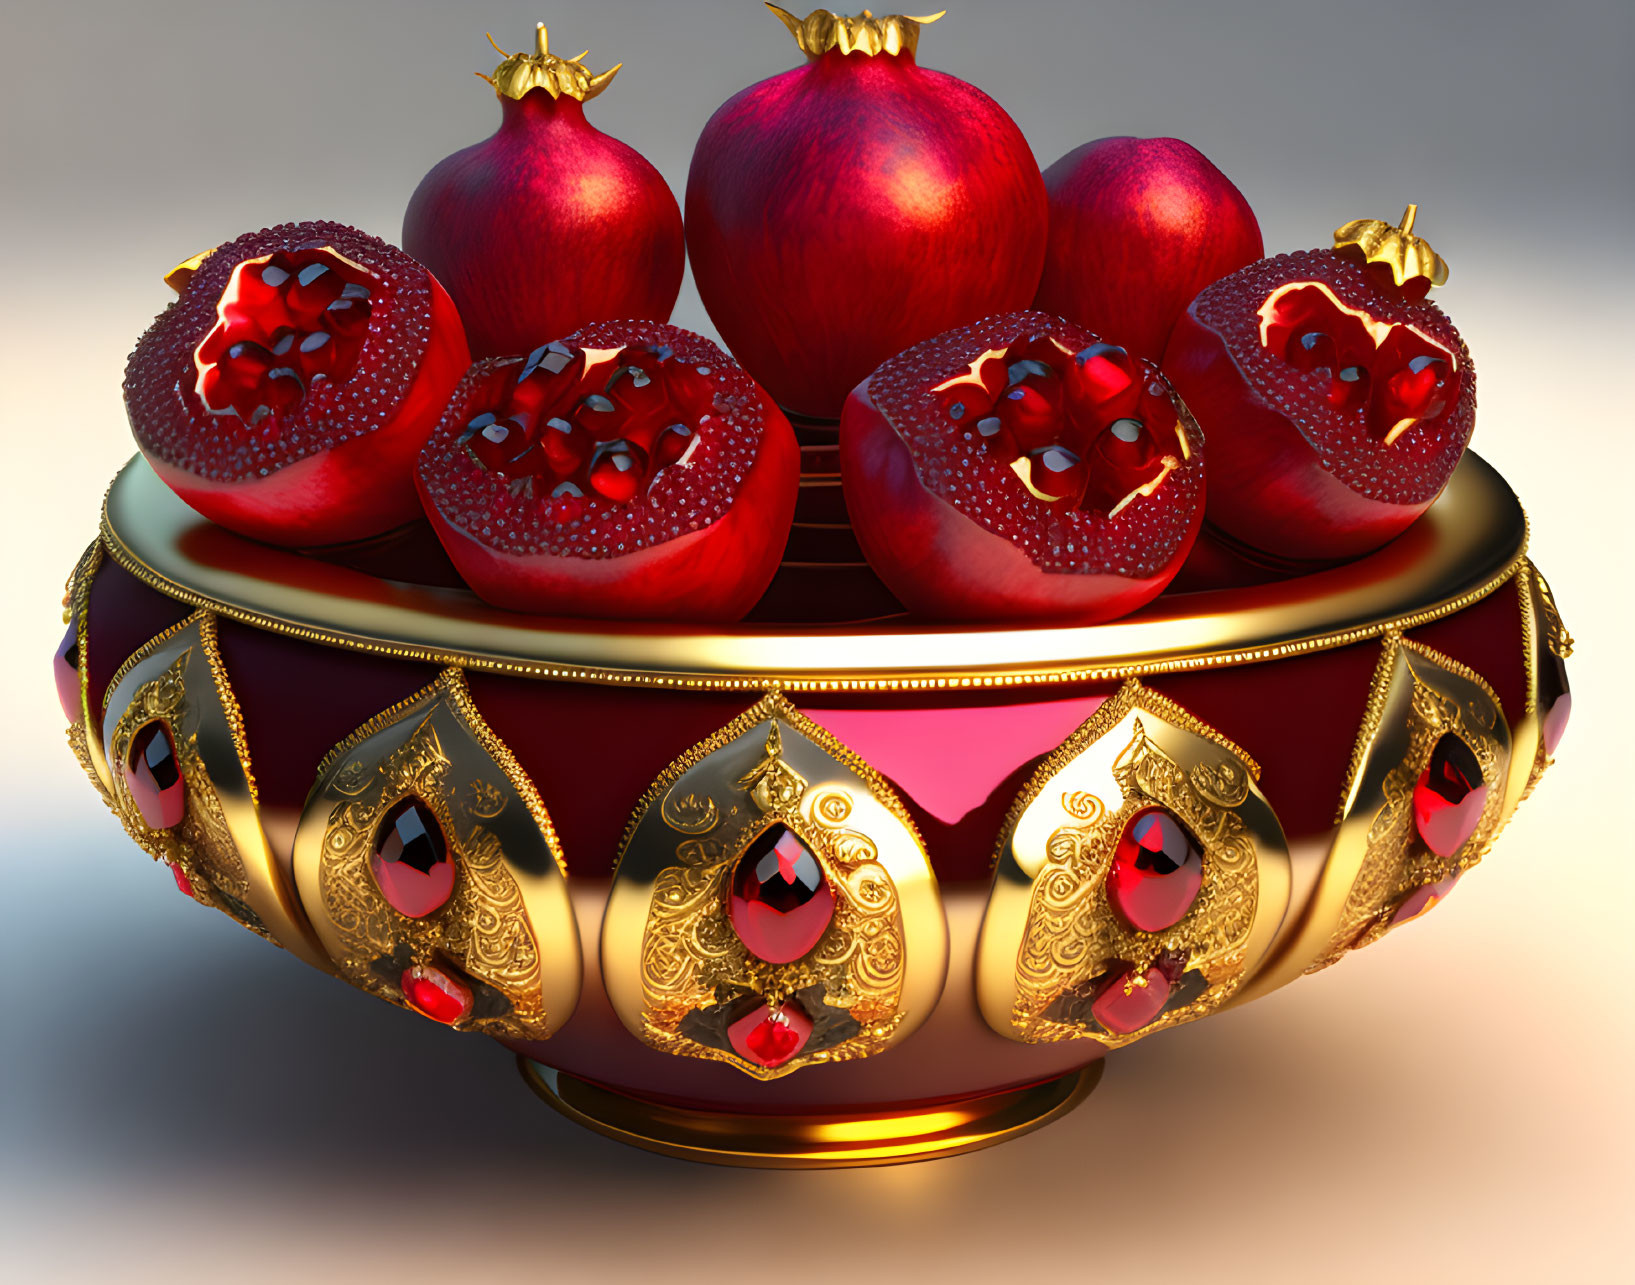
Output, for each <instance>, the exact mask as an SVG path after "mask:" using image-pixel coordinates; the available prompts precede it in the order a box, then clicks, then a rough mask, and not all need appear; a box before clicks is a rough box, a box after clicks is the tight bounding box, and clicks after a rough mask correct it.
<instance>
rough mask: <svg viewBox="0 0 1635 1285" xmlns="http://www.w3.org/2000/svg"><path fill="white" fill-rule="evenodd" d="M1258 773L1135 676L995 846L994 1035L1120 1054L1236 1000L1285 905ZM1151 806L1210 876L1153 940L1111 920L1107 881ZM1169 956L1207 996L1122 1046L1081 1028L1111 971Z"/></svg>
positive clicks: (1076, 737) (982, 959) (1062, 753)
mask: <svg viewBox="0 0 1635 1285" xmlns="http://www.w3.org/2000/svg"><path fill="white" fill-rule="evenodd" d="M1258 775H1259V768H1258V767H1256V765H1255V764H1254V762H1253V761H1252V760H1251V759H1250V758H1249V756H1248V755H1247V754H1245V753H1244V752H1243V751H1242V750H1241V749H1239V748H1238V747H1237V746H1236V745H1234V744H1233V743H1232V742H1231V741H1228V740H1227V739H1226V738H1225V737H1223V736H1221V735H1220V733H1219V732H1217V731H1215V730H1214V729H1212V728H1210V727H1207V726H1206V725H1204V724H1202V723H1200V722H1199V721H1198V720H1197V719H1195V718H1193V717H1192V716H1191V715H1189V714H1188V713H1187V712H1186V711H1185V710H1184V709H1182V708H1181V707H1179V706H1177V705H1175V704H1174V703H1173V702H1171V701H1168V700H1166V699H1164V698H1163V697H1162V696H1159V695H1157V694H1156V693H1154V692H1150V691H1147V690H1146V689H1145V688H1143V687H1142V686H1141V684H1140V683H1139V682H1137V681H1135V680H1134V679H1132V680H1130V681H1129V682H1128V683H1127V684H1126V685H1125V686H1124V687H1123V688H1122V689H1121V690H1120V691H1119V692H1118V694H1117V695H1116V696H1114V697H1112V698H1110V699H1109V700H1108V701H1107V702H1106V703H1105V704H1103V705H1102V706H1101V708H1100V709H1098V710H1097V711H1096V713H1095V714H1094V715H1092V716H1091V718H1090V719H1089V721H1087V722H1086V723H1085V724H1084V725H1083V726H1082V727H1080V728H1079V729H1078V730H1077V731H1076V732H1074V733H1073V735H1072V736H1070V737H1069V738H1068V739H1067V741H1066V742H1065V743H1064V744H1063V746H1062V747H1061V749H1059V750H1057V751H1056V752H1055V753H1054V754H1052V755H1051V756H1050V757H1049V758H1048V759H1047V760H1046V761H1045V762H1044V764H1043V765H1041V767H1040V768H1039V770H1038V772H1037V773H1035V775H1034V777H1033V779H1032V780H1031V781H1029V782H1028V784H1027V785H1026V786H1025V787H1024V788H1023V790H1022V793H1021V794H1020V795H1019V796H1018V798H1017V800H1016V804H1015V806H1014V807H1013V808H1012V812H1011V816H1010V818H1009V820H1008V821H1007V823H1006V826H1005V829H1004V832H1003V833H1002V834H1001V835H1000V839H999V859H998V864H997V867H996V869H995V872H994V884H993V892H992V894H991V897H990V900H989V904H988V912H987V916H986V918H985V919H984V921H983V925H982V937H981V942H980V944H979V946H978V961H977V990H978V998H979V1002H980V1003H981V1006H982V1013H983V1016H984V1017H985V1018H986V1019H987V1021H988V1024H989V1025H990V1026H992V1027H993V1028H994V1030H996V1031H998V1032H999V1033H1000V1034H1002V1035H1006V1036H1008V1037H1009V1038H1011V1039H1013V1040H1021V1041H1025V1042H1028V1043H1034V1042H1038V1041H1054V1040H1072V1039H1090V1040H1095V1041H1097V1042H1098V1043H1101V1044H1104V1045H1106V1046H1108V1047H1110V1048H1116V1047H1118V1046H1120V1045H1123V1044H1128V1043H1131V1042H1133V1041H1134V1040H1137V1039H1140V1038H1143V1037H1145V1036H1147V1035H1150V1034H1152V1033H1154V1032H1156V1031H1160V1030H1164V1029H1166V1028H1168V1027H1171V1026H1176V1025H1179V1024H1181V1023H1183V1022H1188V1021H1192V1020H1194V1019H1196V1018H1199V1017H1203V1016H1205V1015H1207V1014H1209V1013H1211V1012H1213V1011H1214V1010H1215V1009H1217V1008H1219V1007H1221V1006H1222V1005H1223V1004H1225V1003H1226V1002H1227V1001H1228V1000H1230V999H1231V998H1232V996H1233V994H1234V993H1235V992H1236V991H1237V990H1238V989H1239V987H1240V986H1241V985H1242V984H1243V982H1244V981H1245V980H1246V979H1247V978H1248V977H1249V976H1251V975H1252V974H1253V972H1254V970H1255V968H1256V967H1257V966H1258V965H1259V963H1260V962H1261V960H1262V959H1263V958H1264V956H1265V954H1266V952H1267V949H1268V948H1269V947H1270V945H1271V943H1272V939H1273V936H1274V934H1275V933H1276V932H1277V929H1278V926H1279V925H1280V924H1281V923H1282V922H1283V917H1284V913H1285V911H1286V910H1287V909H1288V906H1289V889H1290V867H1289V851H1288V843H1287V841H1286V840H1285V839H1284V836H1283V827H1282V826H1281V825H1280V824H1278V820H1277V817H1276V815H1275V814H1274V813H1273V812H1272V809H1271V805H1270V804H1268V803H1267V801H1266V798H1265V796H1264V795H1262V794H1261V792H1260V790H1259V788H1258V787H1257V786H1256V784H1255V777H1256V776H1258ZM1153 804H1158V805H1160V806H1163V807H1165V808H1167V809H1169V810H1170V811H1171V812H1172V813H1173V814H1174V815H1176V816H1177V817H1179V819H1180V820H1181V822H1182V824H1183V825H1185V826H1186V827H1187V829H1188V830H1189V831H1190V832H1191V833H1192V834H1193V835H1195V836H1196V837H1197V839H1198V841H1199V843H1200V845H1201V846H1202V850H1203V863H1204V874H1203V885H1202V887H1201V888H1200V890H1199V892H1198V895H1197V898H1196V900H1195V901H1194V902H1193V904H1192V906H1191V907H1190V908H1189V909H1188V910H1187V912H1186V914H1184V915H1183V916H1182V917H1181V918H1180V919H1179V920H1178V921H1177V922H1176V923H1175V924H1174V925H1173V926H1172V927H1170V928H1168V929H1165V930H1163V931H1161V932H1151V933H1144V932H1140V931H1137V930H1135V929H1133V928H1130V927H1129V926H1128V925H1126V924H1125V923H1124V922H1123V921H1122V920H1121V919H1119V918H1118V916H1117V915H1116V914H1115V913H1114V911H1113V910H1112V908H1111V906H1110V905H1109V903H1108V900H1107V896H1106V891H1105V880H1106V878H1107V873H1108V868H1109V866H1110V864H1111V861H1112V855H1113V848H1114V846H1115V845H1116V844H1117V842H1118V839H1119V836H1120V835H1121V833H1122V832H1123V827H1124V825H1125V823H1126V821H1127V819H1128V818H1129V817H1130V816H1132V815H1133V814H1134V813H1135V812H1136V811H1137V810H1139V809H1141V808H1144V807H1148V806H1151V805H1153ZM1165 951H1173V952H1176V953H1178V954H1180V955H1182V956H1184V957H1185V959H1186V961H1187V964H1186V967H1187V969H1188V970H1189V971H1190V970H1197V972H1198V973H1199V974H1201V975H1202V978H1203V980H1204V982H1205V983H1206V985H1205V989H1204V990H1203V991H1202V992H1201V993H1199V994H1197V995H1196V996H1195V997H1194V998H1193V999H1192V1000H1190V1001H1188V1002H1185V1003H1181V1004H1175V1005H1174V1006H1173V1007H1171V1008H1168V1009H1166V1010H1165V1011H1164V1012H1163V1013H1162V1015H1161V1016H1159V1017H1157V1018H1156V1019H1155V1020H1153V1021H1152V1022H1151V1023H1149V1024H1148V1025H1146V1026H1144V1027H1142V1028H1141V1029H1140V1030H1138V1031H1136V1032H1134V1033H1133V1034H1128V1035H1122V1034H1116V1033H1113V1032H1109V1031H1106V1030H1103V1029H1102V1028H1101V1027H1099V1026H1097V1025H1094V1024H1093V1023H1092V1022H1091V1021H1090V1020H1089V1019H1088V1017H1087V1016H1083V1017H1081V1016H1080V1014H1081V1013H1083V1012H1085V1011H1086V1010H1087V1009H1088V1005H1089V994H1088V989H1087V988H1088V987H1089V986H1090V984H1091V983H1092V982H1094V981H1095V979H1096V978H1097V976H1098V974H1100V973H1101V971H1102V970H1103V969H1104V968H1106V967H1108V966H1109V965H1112V964H1113V963H1114V962H1115V961H1117V962H1122V963H1123V964H1126V965H1129V966H1130V969H1131V973H1132V975H1134V976H1140V975H1142V974H1144V973H1145V972H1146V971H1147V970H1148V969H1149V968H1150V967H1152V966H1153V965H1154V964H1155V963H1156V962H1157V960H1158V957H1159V955H1160V954H1161V953H1163V952H1165ZM1075 997H1080V998H1082V1001H1083V1002H1082V1003H1081V1004H1079V1005H1077V1006H1076V1007H1074V1008H1073V1010H1072V1013H1071V1015H1069V1014H1063V1013H1060V1012H1057V1011H1056V1008H1055V1006H1057V1005H1058V1004H1059V1003H1061V1002H1062V1001H1064V1000H1070V999H1073V998H1075ZM1172 1003H1173V1001H1172Z"/></svg>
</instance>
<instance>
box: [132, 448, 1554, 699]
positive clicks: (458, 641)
mask: <svg viewBox="0 0 1635 1285" xmlns="http://www.w3.org/2000/svg"><path fill="white" fill-rule="evenodd" d="M103 533H104V537H105V541H106V544H107V549H108V552H109V554H110V556H112V557H113V558H114V559H115V560H116V561H117V562H118V563H119V564H120V565H121V566H123V567H125V568H126V570H128V571H130V572H132V573H133V574H135V575H137V576H139V577H140V578H142V579H143V580H145V581H147V582H148V583H149V584H152V585H153V586H154V587H156V588H158V589H160V590H161V591H163V592H165V593H168V594H171V595H172V596H174V597H177V598H180V599H182V600H183V601H186V602H190V603H192V604H194V605H197V606H208V607H210V608H212V609H213V610H216V611H218V612H219V613H220V614H222V615H225V616H228V617H231V618H233V619H237V620H242V621H245V622H246V623H249V624H253V625H257V626H259V627H261V628H265V629H271V630H273V631H275V632H279V633H284V634H288V635H291V636H294V637H298V638H305V639H309V640H311V641H315V642H324V643H329V644H332V645H335V646H341V647H350V648H353V649H356V650H359V651H366V652H374V653H377V654H381V655H392V656H405V657H413V658H417V659H422V660H430V661H432V662H434V663H439V664H459V665H464V666H466V667H468V668H473V669H489V670H498V671H501V672H505V673H514V674H524V675H528V676H532V677H539V678H563V679H572V680H574V681H580V682H598V683H622V684H635V685H642V686H658V687H702V688H739V689H744V688H747V689H752V690H764V689H766V688H768V687H779V686H781V687H783V688H785V689H787V690H794V691H801V690H856V689H864V690H874V689H893V688H911V689H912V688H937V687H979V686H980V687H988V686H1007V685H1028V684H1037V683H1052V682H1061V681H1072V680H1105V679H1112V678H1125V677H1129V676H1131V675H1133V674H1142V673H1153V672H1158V671H1162V670H1174V669H1198V668H1206V667H1211V666H1217V665H1230V664H1237V663H1243V662H1247V661H1255V660H1268V659H1273V658H1275V657H1278V656H1284V655H1293V654H1296V653H1299V652H1305V651H1312V650H1317V649H1321V648H1325V647H1335V646H1340V645H1343V644H1346V643H1351V642H1357V641H1360V640H1363V639H1367V638H1374V637H1379V636H1381V635H1382V634H1384V633H1385V632H1386V631H1388V630H1390V629H1406V628H1412V627H1413V626H1415V625H1418V624H1422V623H1424V622H1426V621H1429V620H1434V619H1437V618H1439V617H1441V616H1444V615H1447V614H1449V613H1451V612H1453V611H1456V610H1458V609H1460V608H1461V607H1463V606H1467V605H1468V604H1470V603H1471V602H1473V601H1475V600H1476V599H1478V598H1480V597H1482V596H1484V595H1486V594H1488V593H1490V592H1492V590H1493V589H1495V588H1497V587H1498V586H1499V585H1500V584H1503V583H1504V582H1505V580H1506V579H1507V578H1508V577H1509V576H1510V575H1512V574H1513V573H1514V571H1515V569H1516V567H1517V566H1518V565H1519V564H1520V561H1521V559H1522V558H1523V556H1524V555H1525V553H1526V548H1527V521H1526V518H1525V517H1524V516H1523V514H1522V511H1521V506H1520V505H1519V504H1518V503H1517V501H1516V497H1515V495H1514V494H1513V493H1512V492H1511V490H1510V488H1509V486H1508V485H1506V483H1505V481H1504V479H1503V478H1501V477H1500V476H1499V475H1498V474H1497V473H1496V472H1495V471H1494V470H1493V469H1492V468H1491V467H1490V466H1489V465H1487V464H1486V463H1485V462H1483V461H1482V460H1481V459H1480V458H1479V457H1477V456H1475V455H1473V454H1467V455H1466V456H1465V459H1464V462H1463V463H1462V464H1461V465H1460V466H1459V468H1458V470H1457V471H1456V472H1455V473H1454V476H1453V479H1452V480H1451V481H1450V482H1449V483H1448V486H1447V489H1446V490H1445V491H1444V492H1443V493H1442V495H1441V497H1440V498H1439V499H1438V500H1437V501H1436V503H1435V504H1433V505H1432V506H1431V508H1430V509H1429V510H1428V511H1427V513H1426V514H1425V516H1424V517H1423V518H1421V519H1420V520H1419V521H1418V522H1416V523H1415V524H1414V525H1413V526H1412V527H1410V528H1409V529H1408V530H1407V531H1406V532H1404V533H1403V534H1402V535H1401V536H1400V537H1398V538H1397V539H1396V540H1393V541H1392V542H1391V543H1390V544H1388V545H1386V546H1385V548H1383V549H1381V550H1379V552H1377V553H1374V554H1371V555H1369V556H1368V557H1366V558H1363V559H1360V560H1359V561H1357V562H1353V563H1350V564H1347V565H1346V566H1343V567H1336V568H1334V569H1332V570H1329V571H1321V572H1316V573H1313V574H1311V575H1305V576H1301V577H1300V578H1299V579H1297V580H1289V581H1283V582H1281V583H1279V584H1270V585H1261V586H1257V587H1253V588H1246V589H1233V590H1222V591H1212V592H1208V593H1196V594H1184V595H1173V596H1165V597H1160V598H1159V599H1158V600H1157V601H1155V602H1153V603H1152V604H1151V605H1149V606H1148V607H1146V608H1144V609H1143V610H1141V611H1139V612H1137V613H1136V614H1134V615H1132V616H1128V617H1125V618H1124V619H1122V620H1116V621H1113V622H1111V623H1109V624H1104V625H1093V626H1087V627H1079V628H1049V629H1014V628H1013V629H993V628H980V627H971V626H961V625H943V626H939V625H935V624H919V623H909V622H904V621H890V622H886V623H884V624H879V625H873V626H865V627H857V626H851V627H847V628H844V629H841V628H835V629H829V630H823V629H813V628H811V627H801V628H795V627H777V626H750V625H743V626H737V627H731V628H717V629H713V630H712V629H708V628H698V627H688V626H680V625H668V624H666V625H627V626H621V625H617V624H613V623H609V622H604V621H573V620H564V619H548V618H544V617H534V616H523V615H518V614H516V613H513V612H507V611H502V610H500V609H498V608H495V607H489V606H486V605H485V604H483V603H482V602H480V601H478V600H477V599H476V598H475V597H474V596H473V595H472V594H470V593H468V592H465V591H463V590H455V589H436V588H427V587H424V586H416V585H407V584H401V583H398V582H395V581H388V580H382V579H379V578H377V577H375V576H370V575H365V574H363V573H361V572H357V571H351V570H348V569H346V568H344V567H338V566H333V565H330V564H327V563H323V562H319V561H316V560H314V559H311V558H305V557H301V556H300V555H298V554H294V553H290V552H288V551H286V550H282V549H274V548H271V547H269V546H266V545H261V544H256V543H254V542H253V541H249V540H245V539H243V538H241V537H239V536H235V535H233V534H231V533H230V532H227V531H224V530H222V529H221V528H219V527H216V526H214V525H213V524H211V523H209V522H206V521H205V520H204V519H203V518H201V517H199V516H198V515H197V514H196V513H194V512H193V511H192V510H191V509H189V508H188V507H187V506H186V505H185V504H183V503H182V501H181V500H179V499H178V498H176V496H175V495H174V494H173V493H172V492H171V491H170V489H169V488H168V487H166V486H165V485H164V483H163V482H161V481H160V480H159V479H158V477H157V476H155V475H154V473H153V471H152V469H150V468H149V467H148V466H147V464H146V463H145V462H144V461H142V460H141V459H136V460H133V461H132V462H131V463H130V464H128V465H127V466H126V467H125V468H124V470H123V471H122V472H121V473H120V474H119V476H118V477H116V478H115V479H114V483H113V485H112V487H111V488H110V489H109V492H108V497H107V501H106V504H105V506H104V517H103Z"/></svg>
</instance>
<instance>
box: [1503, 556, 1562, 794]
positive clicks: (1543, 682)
mask: <svg viewBox="0 0 1635 1285" xmlns="http://www.w3.org/2000/svg"><path fill="white" fill-rule="evenodd" d="M1516 592H1517V593H1518V594H1519V595H1520V598H1521V625H1522V648H1523V658H1524V661H1525V665H1526V674H1527V704H1526V706H1525V708H1524V709H1523V710H1522V716H1521V719H1520V720H1519V721H1518V722H1517V724H1516V729H1515V733H1514V741H1515V743H1514V745H1512V747H1511V754H1510V772H1509V779H1508V780H1507V782H1506V784H1505V800H1504V815H1503V818H1502V821H1508V820H1509V819H1510V815H1511V813H1513V812H1514V811H1515V810H1516V808H1517V806H1518V805H1520V803H1521V801H1522V800H1523V799H1525V798H1526V797H1527V796H1528V795H1529V794H1531V793H1532V792H1533V789H1534V787H1535V786H1537V785H1538V783H1539V779H1540V778H1541V777H1542V776H1543V775H1544V770H1545V769H1546V768H1547V767H1549V766H1550V764H1551V763H1553V762H1554V761H1555V760H1554V759H1552V758H1551V757H1550V753H1549V747H1548V746H1547V745H1546V744H1545V741H1546V737H1545V725H1546V722H1547V720H1548V718H1549V716H1550V715H1551V714H1552V712H1553V713H1554V714H1555V716H1556V717H1557V718H1560V719H1562V721H1563V722H1564V721H1565V717H1564V716H1565V713H1566V712H1567V710H1570V708H1571V696H1570V693H1569V690H1568V685H1567V666H1566V660H1567V657H1569V656H1571V655H1572V654H1573V640H1572V635H1571V634H1569V633H1568V632H1567V627H1566V625H1564V624H1563V623H1562V621H1561V612H1560V611H1558V610H1557V609H1556V600H1555V595H1554V594H1553V593H1551V592H1550V585H1549V582H1548V581H1546V580H1545V579H1544V577H1543V576H1542V575H1540V574H1539V569H1538V568H1537V567H1535V566H1534V565H1533V564H1532V563H1531V562H1526V563H1523V564H1522V568H1521V570H1520V571H1518V572H1517V573H1516ZM1564 698H1565V699H1567V700H1568V702H1569V703H1568V706H1567V707H1566V709H1565V710H1564V709H1558V708H1557V702H1559V701H1561V700H1562V699H1564ZM1501 823H1502V822H1501Z"/></svg>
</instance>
